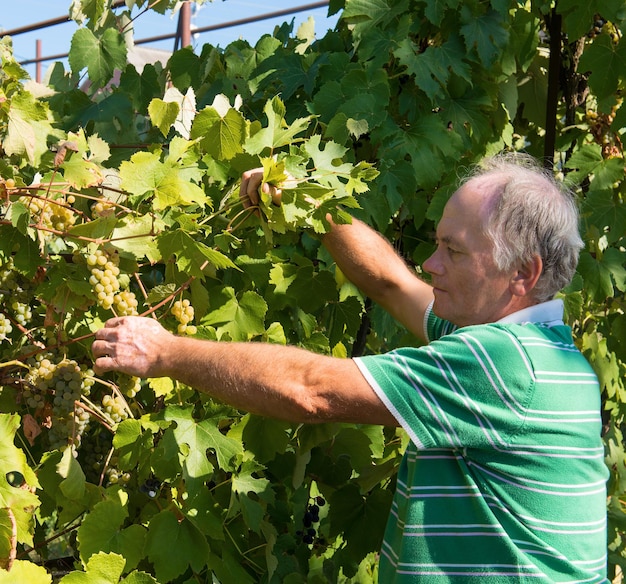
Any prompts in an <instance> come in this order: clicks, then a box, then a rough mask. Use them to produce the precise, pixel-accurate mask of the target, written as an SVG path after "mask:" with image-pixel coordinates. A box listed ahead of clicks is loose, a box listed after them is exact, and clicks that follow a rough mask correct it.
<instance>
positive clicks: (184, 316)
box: [172, 298, 197, 335]
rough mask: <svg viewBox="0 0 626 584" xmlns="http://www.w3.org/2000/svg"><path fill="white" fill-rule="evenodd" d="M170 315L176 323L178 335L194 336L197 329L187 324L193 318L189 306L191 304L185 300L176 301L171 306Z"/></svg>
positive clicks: (192, 310) (192, 312)
mask: <svg viewBox="0 0 626 584" xmlns="http://www.w3.org/2000/svg"><path fill="white" fill-rule="evenodd" d="M172 314H173V315H174V316H175V317H176V320H177V321H178V329H177V330H178V334H180V335H183V334H186V335H195V334H196V332H197V329H196V327H195V326H194V325H192V324H189V323H190V322H191V321H193V318H194V309H193V306H191V302H190V301H189V300H188V299H187V298H185V299H184V300H177V301H176V302H174V304H173V305H172Z"/></svg>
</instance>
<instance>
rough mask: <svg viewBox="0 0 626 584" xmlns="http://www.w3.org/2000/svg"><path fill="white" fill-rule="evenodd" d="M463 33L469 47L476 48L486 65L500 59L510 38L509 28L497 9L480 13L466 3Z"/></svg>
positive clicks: (463, 9) (463, 16)
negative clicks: (505, 25)
mask: <svg viewBox="0 0 626 584" xmlns="http://www.w3.org/2000/svg"><path fill="white" fill-rule="evenodd" d="M461 18H462V22H463V25H462V26H461V34H462V35H463V38H464V39H465V44H466V46H467V47H468V49H470V50H471V49H476V52H477V54H478V57H479V58H480V60H481V62H482V64H483V65H484V66H485V67H491V65H493V64H494V62H495V61H496V60H497V59H498V57H499V55H500V54H501V51H502V49H503V48H504V47H505V46H506V43H507V42H508V40H509V33H508V30H507V29H506V28H505V27H504V21H503V19H502V15H501V14H499V13H498V12H496V11H495V10H488V11H487V12H486V13H485V14H481V15H478V14H476V13H474V12H472V10H471V8H470V7H469V6H467V5H464V6H463V8H462V9H461Z"/></svg>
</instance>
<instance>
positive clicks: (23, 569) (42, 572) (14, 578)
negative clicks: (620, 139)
mask: <svg viewBox="0 0 626 584" xmlns="http://www.w3.org/2000/svg"><path fill="white" fill-rule="evenodd" d="M17 583H20V584H21V583H24V584H26V583H28V584H52V576H51V575H50V574H48V572H46V569H45V568H44V567H43V566H38V565H37V564H35V563H33V562H29V561H27V560H15V561H14V562H13V565H12V566H11V571H10V572H8V571H7V570H5V569H4V568H0V584H17ZM70 584H71V583H70Z"/></svg>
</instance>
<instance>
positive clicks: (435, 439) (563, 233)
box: [93, 156, 608, 584]
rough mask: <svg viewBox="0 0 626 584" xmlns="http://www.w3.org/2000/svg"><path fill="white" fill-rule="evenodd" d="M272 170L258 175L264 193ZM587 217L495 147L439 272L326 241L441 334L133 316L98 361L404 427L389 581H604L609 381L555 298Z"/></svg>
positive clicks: (244, 404) (385, 569) (354, 239)
mask: <svg viewBox="0 0 626 584" xmlns="http://www.w3.org/2000/svg"><path fill="white" fill-rule="evenodd" d="M259 182H260V174H259V173H258V172H251V173H247V174H245V175H244V177H243V180H242V193H243V194H244V195H247V196H249V197H250V199H251V200H252V202H255V201H256V200H257V199H258V194H257V189H258V187H259ZM263 188H266V189H267V188H270V187H269V186H268V185H263ZM577 223H578V214H577V211H576V206H575V203H574V201H573V199H572V197H571V195H570V194H569V193H568V192H567V191H566V190H564V189H563V188H561V187H560V185H559V184H558V183H556V182H555V181H554V180H553V179H552V177H551V176H550V175H549V174H548V173H546V172H544V171H543V170H541V169H540V168H539V167H538V166H536V165H534V163H533V162H532V160H531V159H529V158H527V157H520V156H515V157H510V156H509V157H507V156H500V157H496V158H494V159H491V160H489V161H487V162H486V163H485V165H483V166H482V168H480V170H478V171H477V172H475V173H474V174H473V175H472V176H471V177H469V178H468V179H467V180H466V181H465V182H464V183H463V184H462V185H461V187H460V188H459V189H458V190H457V192H456V193H455V194H454V195H453V196H452V197H451V198H450V200H449V202H448V203H447V205H446V207H445V209H444V212H443V216H442V218H441V221H440V222H439V224H438V226H437V231H436V250H435V252H434V253H433V255H432V256H431V257H430V258H429V259H428V260H427V261H426V262H425V263H424V265H423V269H424V271H425V272H427V273H428V274H430V276H431V282H430V283H429V284H427V283H426V282H424V281H422V280H421V279H419V278H418V277H417V276H416V275H415V273H414V272H413V271H412V270H411V269H410V268H408V267H407V266H406V265H405V263H404V262H403V261H402V259H401V258H400V257H398V256H397V255H396V253H395V252H394V250H393V248H392V247H391V246H390V245H389V244H388V243H387V242H386V241H385V240H384V239H383V238H382V237H381V236H380V235H378V234H377V233H376V232H374V231H373V230H371V229H370V228H369V227H367V226H366V225H365V224H363V223H362V222H359V221H354V222H352V223H351V224H349V225H334V226H333V228H332V229H331V231H330V232H329V233H328V234H326V235H325V236H324V240H323V243H324V245H325V246H326V247H327V249H328V250H329V251H330V253H331V254H332V255H333V257H334V259H335V260H336V262H337V264H338V265H339V266H340V268H341V269H342V271H343V272H344V273H345V274H346V275H347V277H348V278H349V279H350V280H351V281H352V282H353V283H355V284H356V285H357V286H359V287H360V288H361V289H362V290H363V292H364V293H366V294H367V295H369V296H370V297H371V298H372V299H373V300H375V301H376V302H378V303H379V304H380V305H381V306H382V307H384V308H385V309H386V310H388V311H389V312H390V313H391V314H392V315H393V316H394V317H395V318H396V319H397V320H398V321H399V322H401V323H402V324H404V325H405V326H406V327H407V328H408V329H409V330H410V331H412V332H413V333H415V334H416V335H417V336H419V337H421V338H422V339H423V340H424V341H426V342H428V344H427V345H425V346H423V347H420V348H413V347H411V348H403V349H399V350H396V351H392V352H390V353H387V354H384V355H374V356H367V357H361V358H355V359H338V358H333V357H328V356H322V355H317V354H314V353H310V352H308V351H304V350H301V349H299V348H295V347H283V346H275V345H269V344H263V343H241V344H236V343H217V342H209V341H201V340H195V339H192V338H179V337H176V336H174V335H172V334H170V333H169V332H167V331H165V330H164V329H163V328H161V326H160V325H159V324H158V323H157V322H156V321H154V320H152V319H146V318H140V317H127V318H115V319H112V320H110V321H108V322H107V323H106V325H105V327H104V328H102V329H101V330H100V331H98V333H97V334H96V341H95V342H94V343H93V352H94V355H95V357H96V361H95V366H96V370H97V371H99V372H104V371H123V372H126V373H129V374H131V375H137V376H143V377H158V376H168V377H172V378H175V379H178V380H180V381H182V382H184V383H186V384H188V385H190V386H193V387H195V388H197V389H199V390H201V391H205V392H207V393H209V394H210V395H211V396H213V397H215V398H217V399H220V400H223V401H225V402H228V403H229V404H232V405H234V406H236V407H238V408H242V409H245V410H248V411H252V412H255V413H258V414H262V415H267V416H274V417H276V416H279V417H281V418H284V419H287V420H291V421H295V422H310V423H315V422H327V421H339V422H357V423H364V424H384V425H396V426H398V425H399V426H401V427H402V428H404V429H405V430H406V432H407V433H408V435H409V437H410V442H409V446H408V448H407V451H406V453H405V455H404V458H403V462H402V465H401V468H400V471H399V475H398V481H397V491H396V493H395V497H394V502H393V506H392V510H391V514H390V517H389V522H388V525H387V530H386V533H385V537H384V541H383V547H382V550H381V561H380V582H381V583H385V584H387V583H394V582H395V583H401V582H429V583H430V582H437V583H439V582H442V583H443V582H455V583H466V582H476V583H477V584H478V583H480V584H484V583H487V582H494V583H495V582H498V583H504V582H604V581H606V509H605V497H606V495H605V482H606V479H607V476H608V472H607V469H606V467H605V465H604V462H603V458H604V453H603V446H602V442H601V439H600V431H601V419H600V392H599V388H598V381H597V378H596V376H595V375H594V373H593V370H592V369H591V367H590V366H589V365H588V363H587V362H586V360H585V359H584V358H583V356H582V355H581V354H580V353H579V352H578V351H577V349H576V347H575V346H574V343H573V340H572V335H571V330H570V329H569V328H568V327H567V326H565V325H564V324H563V321H562V319H563V306H562V303H561V301H560V300H554V299H553V298H554V296H555V294H556V293H557V292H558V291H559V290H560V289H561V288H562V287H563V286H565V285H566V284H567V283H568V282H569V281H570V279H571V277H572V276H573V274H574V271H575V267H576V262H577V258H578V252H579V250H580V248H581V246H582V242H581V239H580V236H579V234H578V225H577ZM242 363H246V366H245V367H242V366H241V364H242Z"/></svg>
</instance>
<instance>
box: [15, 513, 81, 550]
mask: <svg viewBox="0 0 626 584" xmlns="http://www.w3.org/2000/svg"><path fill="white" fill-rule="evenodd" d="M84 514H85V513H84V512H82V513H80V514H79V515H77V516H76V517H75V518H74V519H72V520H71V521H70V522H69V523H68V524H67V527H66V528H65V529H62V530H61V531H59V532H58V533H55V534H54V535H51V536H50V537H48V538H46V539H44V540H43V541H41V542H39V543H38V544H37V545H36V546H34V547H32V548H30V549H29V550H24V551H23V552H22V553H20V555H19V557H23V556H25V555H27V554H28V553H29V552H30V551H34V550H38V549H40V548H44V547H47V546H48V544H49V543H50V542H53V541H54V540H55V539H59V538H60V537H63V536H64V535H65V534H66V533H69V532H70V531H73V530H74V529H76V526H75V525H73V523H74V522H76V521H78V520H79V519H80V518H81V517H82V516H83V515H84Z"/></svg>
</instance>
